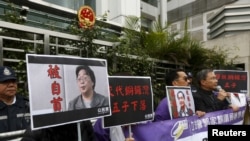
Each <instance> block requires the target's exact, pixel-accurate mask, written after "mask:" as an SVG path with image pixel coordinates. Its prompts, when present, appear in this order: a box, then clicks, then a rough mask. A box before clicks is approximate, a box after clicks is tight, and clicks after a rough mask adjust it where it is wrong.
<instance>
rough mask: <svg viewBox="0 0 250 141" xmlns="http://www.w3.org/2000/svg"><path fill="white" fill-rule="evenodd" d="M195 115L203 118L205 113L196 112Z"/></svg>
mask: <svg viewBox="0 0 250 141" xmlns="http://www.w3.org/2000/svg"><path fill="white" fill-rule="evenodd" d="M195 114H196V115H197V116H198V117H203V116H204V115H205V114H206V112H203V111H196V112H195Z"/></svg>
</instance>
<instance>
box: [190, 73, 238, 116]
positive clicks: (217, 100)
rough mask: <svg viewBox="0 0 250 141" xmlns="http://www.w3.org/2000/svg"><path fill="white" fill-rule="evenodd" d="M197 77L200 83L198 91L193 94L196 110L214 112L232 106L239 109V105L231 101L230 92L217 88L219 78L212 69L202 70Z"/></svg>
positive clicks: (233, 108) (235, 109)
mask: <svg viewBox="0 0 250 141" xmlns="http://www.w3.org/2000/svg"><path fill="white" fill-rule="evenodd" d="M196 79H197V81H198V85H199V87H198V88H197V92H196V93H194V94H193V98H194V103H195V109H196V110H200V111H204V112H213V111H218V110H223V109H227V108H232V110H233V111H238V109H239V107H237V106H235V105H233V104H231V102H230V101H229V99H230V96H229V94H228V93H227V92H225V91H224V90H223V89H220V90H217V85H218V80H217V79H216V75H215V73H214V71H213V70H212V69H203V70H201V71H200V72H198V73H197V76H196ZM216 91H217V92H216Z"/></svg>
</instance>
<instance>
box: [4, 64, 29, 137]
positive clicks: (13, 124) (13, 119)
mask: <svg viewBox="0 0 250 141" xmlns="http://www.w3.org/2000/svg"><path fill="white" fill-rule="evenodd" d="M17 89H18V86H17V78H16V73H15V71H14V70H13V69H12V68H10V67H7V66H0V133H3V132H10V131H16V130H24V129H26V128H27V127H29V126H30V108H29V100H28V98H26V97H24V96H22V95H21V94H18V93H17Z"/></svg>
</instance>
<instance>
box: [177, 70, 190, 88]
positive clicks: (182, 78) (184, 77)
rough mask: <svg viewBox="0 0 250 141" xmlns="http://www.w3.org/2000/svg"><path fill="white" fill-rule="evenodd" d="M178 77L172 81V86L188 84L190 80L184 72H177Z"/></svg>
mask: <svg viewBox="0 0 250 141" xmlns="http://www.w3.org/2000/svg"><path fill="white" fill-rule="evenodd" d="M178 75H179V77H178V78H177V79H176V80H174V81H173V86H189V83H190V81H189V80H188V76H187V74H186V73H185V72H183V71H180V72H178Z"/></svg>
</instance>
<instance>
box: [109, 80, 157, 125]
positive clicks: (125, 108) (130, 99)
mask: <svg viewBox="0 0 250 141" xmlns="http://www.w3.org/2000/svg"><path fill="white" fill-rule="evenodd" d="M109 90H110V99H111V109H112V110H111V111H112V115H111V116H108V117H104V127H110V126H117V125H124V124H129V123H136V122H142V121H147V120H152V119H153V99H152V98H153V97H152V88H151V80H150V77H132V76H130V77H128V76H123V77H121V76H110V77H109ZM128 117H131V118H128ZM132 117H133V118H132Z"/></svg>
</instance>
